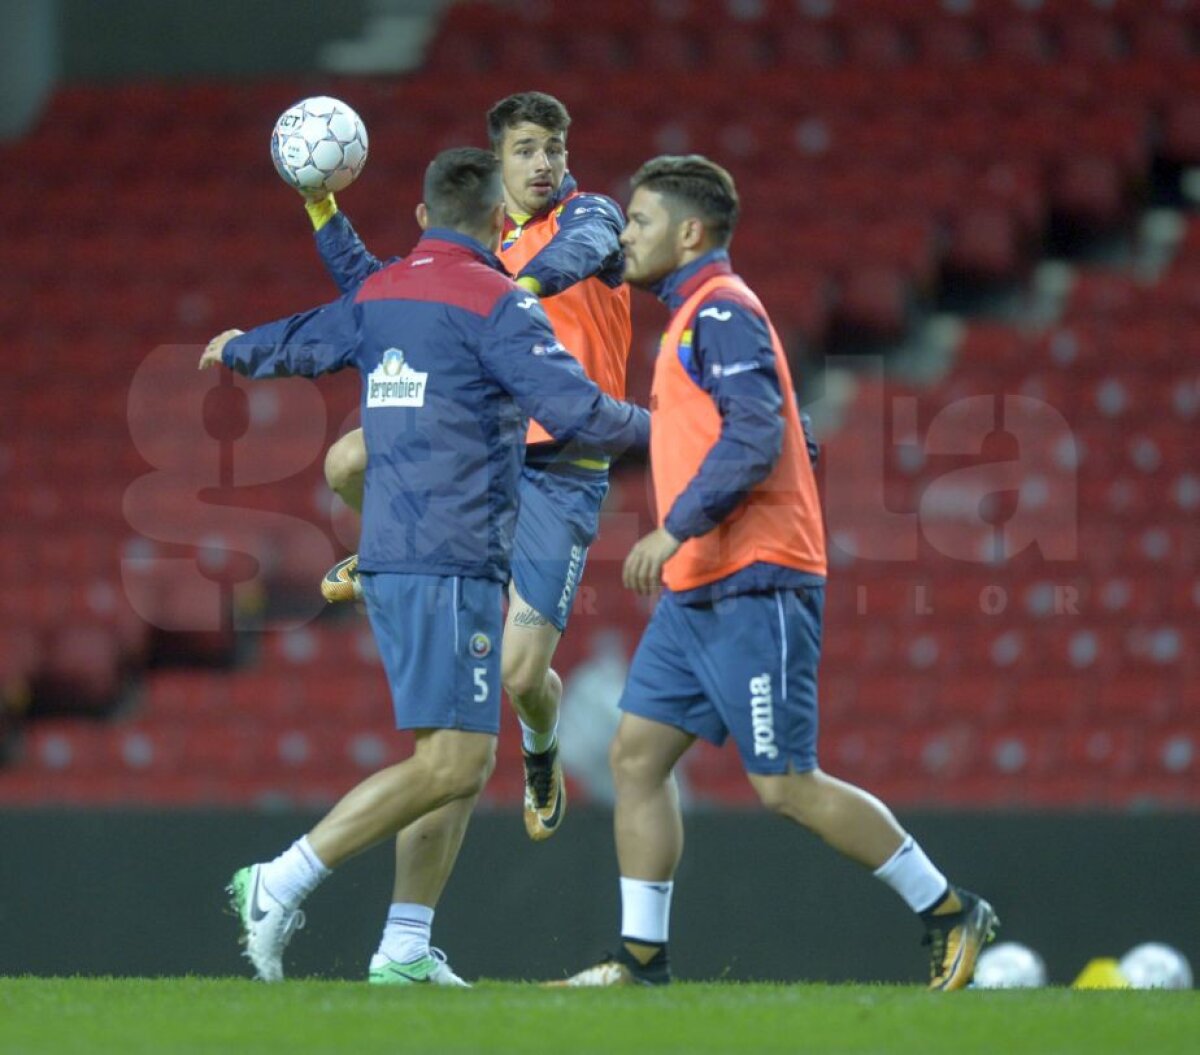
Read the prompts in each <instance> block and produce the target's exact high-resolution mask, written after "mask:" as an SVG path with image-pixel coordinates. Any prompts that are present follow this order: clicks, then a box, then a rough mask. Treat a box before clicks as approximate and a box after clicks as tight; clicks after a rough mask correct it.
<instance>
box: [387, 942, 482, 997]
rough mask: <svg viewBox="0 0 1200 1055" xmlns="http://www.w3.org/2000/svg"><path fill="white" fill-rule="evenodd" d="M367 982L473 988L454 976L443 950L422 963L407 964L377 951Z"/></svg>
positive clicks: (422, 958)
mask: <svg viewBox="0 0 1200 1055" xmlns="http://www.w3.org/2000/svg"><path fill="white" fill-rule="evenodd" d="M367 981H368V982H369V983H370V984H371V985H451V986H461V987H462V988H464V989H470V988H471V987H470V985H469V984H468V983H467V982H464V981H463V980H462V979H461V978H459V977H458V975H456V974H455V973H454V971H453V970H452V969H451V967H450V965H449V964H448V963H447V962H446V954H445V953H444V952H442V950H441V949H430V950H429V952H428V953H427V954H426V955H424V956H422V957H421V958H420V959H419V960H409V961H408V962H407V963H397V962H396V961H395V960H393V959H391V958H390V957H388V956H386V955H384V954H383V953H381V952H377V953H376V954H375V955H374V956H372V957H371V966H370V968H369V970H368V971H367Z"/></svg>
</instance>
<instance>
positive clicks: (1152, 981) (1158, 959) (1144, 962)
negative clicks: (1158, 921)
mask: <svg viewBox="0 0 1200 1055" xmlns="http://www.w3.org/2000/svg"><path fill="white" fill-rule="evenodd" d="M1120 967H1121V973H1122V974H1123V975H1124V976H1125V977H1126V979H1127V980H1128V981H1129V984H1130V985H1131V986H1133V988H1134V989H1191V988H1192V968H1191V965H1190V964H1189V963H1188V962H1187V957H1185V956H1184V955H1183V953H1181V952H1180V951H1179V950H1178V949H1172V948H1171V946H1170V945H1163V944H1162V943H1161V942H1157V941H1148V942H1146V943H1145V944H1143V945H1135V946H1134V947H1133V948H1132V949H1130V950H1129V951H1128V952H1127V953H1126V954H1125V955H1124V956H1122V957H1121V964H1120Z"/></svg>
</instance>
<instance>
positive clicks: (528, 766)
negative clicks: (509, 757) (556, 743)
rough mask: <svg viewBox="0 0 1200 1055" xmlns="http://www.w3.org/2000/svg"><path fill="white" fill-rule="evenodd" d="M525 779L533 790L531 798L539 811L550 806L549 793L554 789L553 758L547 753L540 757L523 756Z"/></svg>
mask: <svg viewBox="0 0 1200 1055" xmlns="http://www.w3.org/2000/svg"><path fill="white" fill-rule="evenodd" d="M525 779H526V782H527V783H528V785H529V787H530V788H532V789H533V797H534V800H535V802H536V803H537V806H538V808H539V809H544V808H545V807H546V806H548V805H550V792H551V791H552V790H553V788H554V756H553V754H552V753H551V752H549V751H547V752H545V753H544V754H540V755H526V756H525Z"/></svg>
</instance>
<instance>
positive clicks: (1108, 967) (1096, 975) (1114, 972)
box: [1071, 956, 1129, 989]
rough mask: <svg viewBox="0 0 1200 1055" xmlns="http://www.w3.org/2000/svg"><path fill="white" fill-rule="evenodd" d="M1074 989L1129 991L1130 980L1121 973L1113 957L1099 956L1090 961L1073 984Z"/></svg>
mask: <svg viewBox="0 0 1200 1055" xmlns="http://www.w3.org/2000/svg"><path fill="white" fill-rule="evenodd" d="M1071 988H1072V989H1128V988H1129V979H1128V978H1126V977H1125V976H1124V975H1123V974H1122V973H1121V968H1120V966H1118V964H1117V961H1116V960H1114V959H1113V958H1112V957H1111V956H1099V957H1097V958H1096V959H1094V960H1089V961H1088V962H1087V964H1086V965H1085V966H1084V968H1083V970H1082V971H1080V972H1079V977H1078V978H1076V979H1075V981H1073V982H1072V983H1071Z"/></svg>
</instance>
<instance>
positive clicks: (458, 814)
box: [392, 795, 479, 908]
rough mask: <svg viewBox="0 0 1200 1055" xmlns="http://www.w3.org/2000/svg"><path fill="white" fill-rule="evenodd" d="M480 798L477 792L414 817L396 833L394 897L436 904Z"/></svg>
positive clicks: (418, 902) (420, 903)
mask: <svg viewBox="0 0 1200 1055" xmlns="http://www.w3.org/2000/svg"><path fill="white" fill-rule="evenodd" d="M478 799H479V796H478V795H476V796H474V797H472V798H469V799H459V800H458V801H457V802H451V803H448V804H447V805H445V806H443V807H442V808H441V809H437V810H434V811H433V812H432V813H427V814H425V816H424V817H421V818H419V819H418V820H415V821H413V823H412V824H410V825H409V826H408V827H407V828H405V829H404V830H403V831H402V832H400V834H399V835H397V836H396V880H395V883H394V884H393V886H392V900H393V901H408V902H413V903H415V904H418V905H428V906H429V907H430V908H436V907H437V903H438V901H439V900H441V896H442V891H443V890H444V889H445V887H446V882H447V880H449V878H450V873H451V872H452V871H453V870H454V862H455V861H456V860H458V851H459V850H460V849H461V848H462V844H463V838H464V836H465V835H466V834H467V826H468V825H469V824H470V822H471V813H472V811H473V810H474V808H475V803H476V802H477V801H478Z"/></svg>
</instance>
